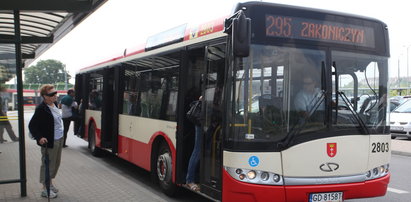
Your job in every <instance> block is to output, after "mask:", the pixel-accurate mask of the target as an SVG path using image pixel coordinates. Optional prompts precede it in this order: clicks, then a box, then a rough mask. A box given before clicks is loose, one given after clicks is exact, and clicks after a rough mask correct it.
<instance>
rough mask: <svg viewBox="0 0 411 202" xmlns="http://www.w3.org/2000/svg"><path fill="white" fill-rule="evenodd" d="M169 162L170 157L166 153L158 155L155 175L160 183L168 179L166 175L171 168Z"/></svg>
mask: <svg viewBox="0 0 411 202" xmlns="http://www.w3.org/2000/svg"><path fill="white" fill-rule="evenodd" d="M170 162H171V161H170V155H169V154H168V153H164V154H162V155H160V156H159V157H158V159H157V175H158V179H160V180H161V181H164V180H165V179H166V178H167V177H168V176H167V174H168V172H169V169H170V166H171V165H170Z"/></svg>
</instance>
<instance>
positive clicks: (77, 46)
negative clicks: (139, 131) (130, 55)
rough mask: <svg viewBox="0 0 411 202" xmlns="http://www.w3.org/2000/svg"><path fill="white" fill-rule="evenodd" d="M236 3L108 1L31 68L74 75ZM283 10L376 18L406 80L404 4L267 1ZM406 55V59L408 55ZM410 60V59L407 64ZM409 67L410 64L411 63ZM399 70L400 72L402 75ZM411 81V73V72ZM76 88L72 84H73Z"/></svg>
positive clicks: (393, 68) (393, 65)
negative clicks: (47, 65)
mask: <svg viewBox="0 0 411 202" xmlns="http://www.w3.org/2000/svg"><path fill="white" fill-rule="evenodd" d="M236 2H238V1H233V0H206V1H204V0H203V1H192V0H191V1H187V0H173V1H168V0H160V1H153V0H152V1H136V0H108V1H107V2H106V3H105V4H104V5H103V6H101V7H100V8H99V9H98V10H97V11H95V12H94V13H93V14H92V15H90V16H89V17H88V18H87V19H86V20H84V21H83V22H82V23H81V24H79V25H78V26H77V27H76V28H74V29H73V30H72V31H71V32H70V33H68V34H67V35H66V36H65V37H64V38H63V39H61V40H60V41H58V42H57V43H55V45H53V46H52V47H51V48H50V49H49V50H47V51H46V52H45V53H44V54H42V55H41V56H40V57H39V58H38V59H37V60H35V61H34V62H33V63H31V64H30V65H35V64H36V63H37V62H38V61H39V60H47V59H55V60H59V61H61V62H62V63H63V64H65V65H66V69H67V70H68V71H69V73H70V75H72V77H74V75H75V73H76V72H77V71H78V70H80V69H81V68H83V67H87V66H90V65H93V64H96V63H99V62H102V61H104V60H107V59H110V58H114V57H116V56H120V55H122V54H123V52H124V50H125V49H126V48H132V47H136V46H138V45H140V44H144V43H145V42H146V39H147V37H149V36H152V35H154V34H157V33H159V32H162V31H165V30H168V29H170V28H173V27H176V26H178V25H182V24H185V23H188V25H189V26H190V25H193V26H194V25H198V24H201V23H204V22H208V21H211V20H214V19H217V18H220V17H223V16H227V15H229V14H230V13H231V11H232V8H233V6H234V5H235V4H236ZM265 2H275V3H280V4H288V5H297V6H303V7H311V8H318V9H326V10H333V11H338V12H344V13H350V14H356V15H362V16H367V17H373V18H376V19H379V20H381V21H383V22H385V23H386V24H387V25H388V29H389V35H390V50H391V59H390V72H389V74H390V77H397V76H398V75H399V74H398V72H399V73H400V75H401V76H402V77H405V76H407V74H408V71H407V62H408V61H407V59H411V57H410V56H409V55H411V37H409V34H410V33H411V26H410V25H409V23H408V22H407V20H410V19H411V12H410V10H409V6H408V5H406V1H402V0H391V1H380V0H344V1H337V0H310V1H308V0H269V1H265ZM407 52H408V53H407ZM407 56H408V58H407ZM409 66H411V62H410V63H409ZM398 70H399V71H398ZM409 74H410V76H411V67H410V72H409ZM70 82H71V83H74V81H73V80H71V81H70Z"/></svg>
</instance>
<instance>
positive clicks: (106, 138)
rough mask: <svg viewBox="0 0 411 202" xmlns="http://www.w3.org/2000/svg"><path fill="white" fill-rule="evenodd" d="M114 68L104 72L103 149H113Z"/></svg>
mask: <svg viewBox="0 0 411 202" xmlns="http://www.w3.org/2000/svg"><path fill="white" fill-rule="evenodd" d="M113 95H114V68H107V69H105V70H104V72H103V94H102V106H101V107H102V109H101V147H102V148H111V146H112V145H111V143H112V132H113V123H114V121H113V117H114V115H113V108H114V107H115V106H113V104H114V96H113Z"/></svg>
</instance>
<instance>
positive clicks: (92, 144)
mask: <svg viewBox="0 0 411 202" xmlns="http://www.w3.org/2000/svg"><path fill="white" fill-rule="evenodd" d="M88 147H89V148H90V152H91V154H92V155H93V156H97V157H98V156H100V154H101V152H100V149H99V148H98V147H96V127H95V126H94V124H90V128H89V129H88Z"/></svg>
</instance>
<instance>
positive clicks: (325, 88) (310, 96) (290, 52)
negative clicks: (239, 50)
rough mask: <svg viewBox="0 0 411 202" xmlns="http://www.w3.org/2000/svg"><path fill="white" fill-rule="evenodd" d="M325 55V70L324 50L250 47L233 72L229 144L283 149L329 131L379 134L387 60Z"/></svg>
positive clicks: (382, 122)
mask: <svg viewBox="0 0 411 202" xmlns="http://www.w3.org/2000/svg"><path fill="white" fill-rule="evenodd" d="M332 54H333V56H334V57H333V58H332V60H333V62H332V64H331V68H328V70H326V51H324V50H319V49H303V48H291V47H283V46H282V47H279V46H269V45H252V48H251V53H250V56H249V57H247V58H243V59H239V61H237V63H236V66H235V68H236V69H235V70H234V72H233V85H232V97H233V103H232V104H233V105H232V107H231V109H232V110H233V111H232V122H231V124H230V126H231V127H230V135H229V137H228V138H229V141H228V142H234V143H233V146H234V147H235V145H237V146H238V147H239V148H241V149H248V150H259V149H263V150H267V149H269V148H271V149H273V150H282V149H284V148H286V147H289V146H292V145H294V144H298V143H301V142H305V141H309V140H313V139H318V138H325V137H330V136H338V135H363V134H377V133H379V134H381V133H385V132H386V131H385V130H384V131H381V130H380V127H383V128H386V127H385V126H386V124H387V121H386V120H387V114H386V112H385V111H386V104H385V103H386V100H387V98H386V91H387V87H386V85H384V84H385V83H386V80H387V78H386V77H384V76H380V75H384V74H385V73H386V71H387V62H386V60H387V59H386V58H381V57H376V56H370V55H361V54H349V53H345V52H333V53H332ZM326 75H329V76H328V78H327V76H326ZM361 97H366V98H367V99H365V100H366V101H364V99H360V98H361ZM360 101H362V103H360ZM254 143H258V144H254ZM262 144H263V145H265V146H264V147H262V146H261V145H262ZM240 145H241V146H240Z"/></svg>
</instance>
